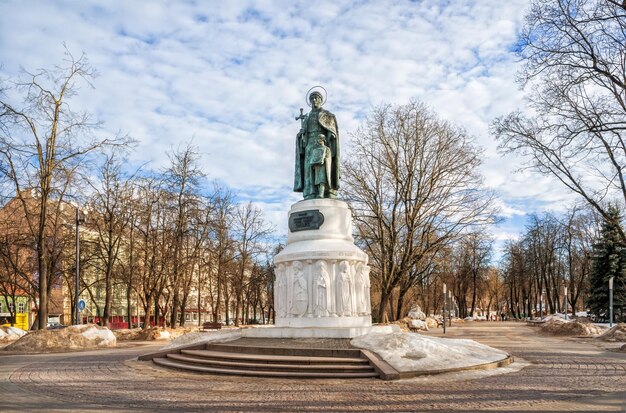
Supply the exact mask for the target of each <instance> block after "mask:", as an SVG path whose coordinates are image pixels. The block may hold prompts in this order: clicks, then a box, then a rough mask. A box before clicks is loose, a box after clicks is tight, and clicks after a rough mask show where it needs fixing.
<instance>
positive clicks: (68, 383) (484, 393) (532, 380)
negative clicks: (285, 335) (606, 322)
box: [0, 323, 626, 412]
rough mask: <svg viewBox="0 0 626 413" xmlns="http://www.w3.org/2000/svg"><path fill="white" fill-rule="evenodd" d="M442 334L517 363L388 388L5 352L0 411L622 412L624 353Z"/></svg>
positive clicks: (485, 332)
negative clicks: (482, 345)
mask: <svg viewBox="0 0 626 413" xmlns="http://www.w3.org/2000/svg"><path fill="white" fill-rule="evenodd" d="M440 331H441V329H439V333H431V334H434V335H440ZM446 336H448V337H454V338H459V337H463V338H473V339H475V340H477V341H479V342H482V343H485V344H488V345H492V346H494V347H498V348H501V349H503V350H506V351H508V352H510V353H511V354H513V355H514V356H515V357H516V359H517V360H518V361H516V362H515V363H514V364H512V365H511V366H509V367H507V368H505V369H497V370H492V371H485V372H467V373H456V374H448V375H442V376H433V377H421V378H415V379H409V380H400V381H395V382H389V381H382V380H377V379H367V380H366V379H362V380H361V379H359V380H306V381H302V380H301V381H298V380H288V379H259V378H244V377H230V376H212V375H194V374H189V373H184V372H176V371H169V370H165V369H161V368H157V367H155V366H153V365H152V364H150V363H147V362H139V361H136V360H133V357H135V356H137V355H138V354H143V353H146V352H149V351H151V350H154V349H156V347H155V346H154V345H153V346H148V347H146V346H144V347H139V348H124V349H116V350H106V351H104V350H102V351H92V352H81V353H64V354H55V355H38V356H14V355H13V356H10V355H9V356H0V392H2V395H3V398H2V401H1V402H0V403H2V404H0V411H4V410H5V409H6V411H37V410H39V411H42V410H45V411H67V410H81V411H99V410H100V411H129V410H133V411H135V410H140V411H223V412H237V411H242V412H253V411H264V412H274V411H276V412H278V411H280V412H283V411H284V412H299V411H313V412H317V411H320V412H321V411H325V412H326V411H332V412H348V411H358V412H379V411H383V412H406V411H478V410H482V411H517V412H521V411H544V412H557V411H559V412H569V411H626V354H624V353H615V352H609V351H606V350H603V349H601V348H599V347H596V346H595V345H593V344H591V343H588V342H581V341H580V340H578V341H577V340H574V339H558V338H554V337H546V336H540V335H538V334H537V333H536V330H534V329H533V328H532V327H526V326H525V325H523V324H516V323H467V324H464V325H460V326H453V327H452V328H450V329H448V334H447V335H446Z"/></svg>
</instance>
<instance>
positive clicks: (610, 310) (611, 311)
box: [609, 277, 614, 327]
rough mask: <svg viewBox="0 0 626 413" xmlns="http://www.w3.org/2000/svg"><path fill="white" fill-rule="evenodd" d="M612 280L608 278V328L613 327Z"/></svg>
mask: <svg viewBox="0 0 626 413" xmlns="http://www.w3.org/2000/svg"><path fill="white" fill-rule="evenodd" d="M613 278H614V277H611V278H609V327H613Z"/></svg>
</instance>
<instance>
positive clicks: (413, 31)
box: [0, 0, 571, 231]
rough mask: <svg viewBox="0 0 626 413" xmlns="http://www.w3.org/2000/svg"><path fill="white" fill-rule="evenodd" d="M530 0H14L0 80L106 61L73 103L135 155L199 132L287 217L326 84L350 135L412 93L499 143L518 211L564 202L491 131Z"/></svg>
mask: <svg viewBox="0 0 626 413" xmlns="http://www.w3.org/2000/svg"><path fill="white" fill-rule="evenodd" d="M527 5H528V2H527V0H511V1H506V2H504V1H500V0H481V1H470V0H462V1H455V2H448V1H436V0H424V1H420V2H410V1H402V0H396V1H388V2H378V1H358V2H356V1H355V2H350V1H317V2H307V1H278V2H270V1H229V2H167V1H160V2H150V3H147V4H146V3H144V2H124V3H123V2H101V1H85V2H71V1H57V2H46V1H43V0H42V1H38V2H19V1H5V2H2V3H0V63H2V64H3V67H2V68H0V75H1V76H15V75H16V74H17V72H18V69H19V67H20V65H21V66H24V67H26V68H29V69H35V68H39V67H51V66H52V65H53V64H54V63H57V62H59V60H60V58H61V56H62V53H63V47H62V42H67V45H68V47H69V48H70V50H72V51H73V52H74V53H75V54H78V53H80V51H85V52H86V53H87V55H88V57H89V59H90V61H91V62H92V63H93V65H94V66H95V67H96V68H97V69H98V71H99V72H100V76H99V77H98V78H97V79H96V80H95V81H94V85H95V86H96V89H95V90H88V89H87V88H84V89H83V90H82V93H81V94H80V95H79V96H78V97H77V98H76V99H75V104H77V105H80V106H84V107H85V108H86V109H87V110H88V111H90V112H92V113H94V114H97V116H98V118H99V119H101V120H102V121H104V125H105V126H104V128H105V129H104V130H103V131H102V133H115V132H116V131H118V130H122V131H124V132H125V133H128V134H130V135H131V136H132V137H134V138H136V139H137V140H138V141H139V146H138V148H137V151H136V152H135V153H134V154H133V155H132V159H133V160H134V161H135V162H137V163H144V162H146V161H152V162H153V164H152V166H153V167H155V168H158V167H160V166H161V165H163V164H164V163H165V162H166V160H167V157H166V155H165V152H166V151H167V150H168V149H169V148H172V147H177V146H178V145H179V144H181V143H183V142H187V141H189V140H190V139H193V142H194V144H196V145H197V146H198V147H199V149H200V152H201V153H202V154H203V167H204V170H205V172H206V173H207V175H208V177H209V178H212V179H218V180H221V181H223V182H225V183H227V184H228V185H230V186H231V187H233V188H234V189H236V190H239V191H241V193H242V198H245V199H251V200H253V201H254V202H256V203H257V204H258V205H260V206H262V207H263V209H264V210H265V211H266V213H267V214H268V216H269V217H270V218H271V220H272V221H274V222H275V225H276V226H277V227H278V228H279V231H280V229H281V228H282V229H285V228H286V224H285V223H284V214H282V212H280V211H285V210H286V209H288V206H289V204H290V203H291V202H292V201H296V200H297V199H298V195H297V194H293V193H292V192H291V185H292V180H293V178H292V168H293V150H294V149H293V145H294V136H295V133H296V132H297V130H298V123H297V122H296V121H295V120H294V116H295V115H297V114H298V110H299V108H300V107H305V108H306V106H305V102H304V94H305V92H306V91H307V90H308V89H309V88H310V87H311V86H313V85H317V84H322V85H324V87H326V89H327V90H328V93H329V97H328V102H327V105H326V107H327V108H328V109H329V110H331V111H333V112H334V113H336V114H337V117H338V120H339V124H340V131H341V135H342V136H341V139H342V140H343V142H344V144H346V145H347V144H348V143H349V140H350V137H349V132H350V131H353V130H355V129H356V127H357V126H358V124H359V122H360V119H362V117H363V115H364V114H365V113H367V112H368V111H369V110H370V109H371V108H372V106H375V105H378V104H379V103H381V102H390V103H406V102H408V101H409V100H410V99H412V98H416V99H419V100H422V101H424V102H426V103H427V104H429V105H430V106H432V107H433V109H434V110H435V111H437V112H438V113H439V114H440V115H441V116H442V117H443V118H445V119H448V120H450V121H453V122H455V123H457V124H459V125H461V126H463V127H465V128H466V129H467V130H468V131H469V132H470V133H471V134H472V135H473V136H475V137H476V139H477V142H478V144H479V145H480V146H481V147H483V148H484V150H485V163H484V165H483V167H482V170H483V172H484V174H485V177H486V183H487V184H488V185H490V186H491V187H493V188H494V189H496V190H497V191H498V193H499V194H500V195H501V200H500V201H499V202H500V205H501V206H502V209H503V211H504V213H505V214H507V215H510V216H517V215H519V214H521V213H522V212H523V211H526V212H530V211H532V209H533V208H549V209H558V208H559V206H560V205H562V204H563V205H564V204H566V203H568V202H570V199H571V197H570V196H569V195H564V192H565V191H564V190H563V189H562V187H560V186H559V185H558V184H555V183H554V181H552V180H549V179H546V178H543V177H537V176H536V175H533V174H528V173H525V174H517V175H516V174H513V171H514V169H516V168H517V167H518V166H519V162H518V160H517V159H515V158H503V157H502V156H500V155H498V153H497V151H496V143H495V142H494V141H493V138H492V137H491V136H490V135H489V133H488V126H489V123H490V122H491V121H492V120H493V119H494V118H495V117H496V116H498V115H502V114H504V113H506V112H508V111H510V110H513V109H515V108H518V107H521V106H522V105H523V101H522V93H521V92H520V91H519V90H518V87H517V85H516V84H515V83H514V75H515V72H516V70H517V67H518V66H517V63H516V62H515V58H514V56H513V55H512V54H511V52H510V49H511V47H512V45H513V44H514V42H515V35H516V32H517V31H518V30H519V29H520V25H521V19H522V17H523V15H524V12H525V9H526V7H527Z"/></svg>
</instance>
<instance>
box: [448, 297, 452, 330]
mask: <svg viewBox="0 0 626 413" xmlns="http://www.w3.org/2000/svg"><path fill="white" fill-rule="evenodd" d="M448 298H449V299H450V307H449V308H448V327H452V291H451V290H448Z"/></svg>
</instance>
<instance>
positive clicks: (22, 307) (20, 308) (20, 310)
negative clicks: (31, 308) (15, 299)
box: [17, 303, 24, 313]
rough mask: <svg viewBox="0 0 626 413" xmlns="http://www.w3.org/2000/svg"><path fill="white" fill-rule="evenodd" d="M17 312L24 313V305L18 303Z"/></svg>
mask: <svg viewBox="0 0 626 413" xmlns="http://www.w3.org/2000/svg"><path fill="white" fill-rule="evenodd" d="M17 312H18V313H23V312H24V303H17Z"/></svg>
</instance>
